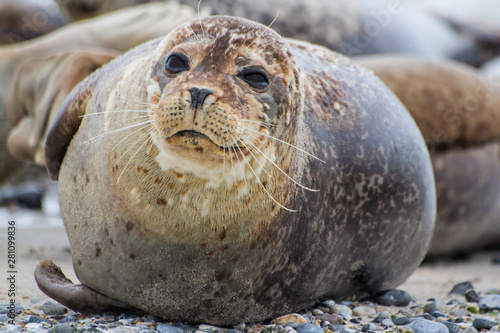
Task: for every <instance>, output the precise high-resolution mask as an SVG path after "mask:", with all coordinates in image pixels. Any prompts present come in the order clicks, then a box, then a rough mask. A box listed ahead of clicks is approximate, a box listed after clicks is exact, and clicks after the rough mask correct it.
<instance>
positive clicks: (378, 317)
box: [373, 311, 391, 324]
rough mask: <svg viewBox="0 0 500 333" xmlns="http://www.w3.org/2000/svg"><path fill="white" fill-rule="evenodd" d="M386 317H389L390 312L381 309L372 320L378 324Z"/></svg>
mask: <svg viewBox="0 0 500 333" xmlns="http://www.w3.org/2000/svg"><path fill="white" fill-rule="evenodd" d="M387 318H389V319H390V318H391V314H390V313H389V312H387V311H382V312H380V313H379V315H378V316H377V317H376V318H375V319H373V322H374V323H377V324H380V323H382V321H383V320H385V319H387Z"/></svg>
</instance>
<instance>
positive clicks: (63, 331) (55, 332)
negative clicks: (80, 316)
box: [49, 324, 76, 333]
mask: <svg viewBox="0 0 500 333" xmlns="http://www.w3.org/2000/svg"><path fill="white" fill-rule="evenodd" d="M75 331H76V328H75V327H73V326H71V325H69V324H57V325H56V326H54V327H52V328H51V329H50V330H49V333H73V332H75Z"/></svg>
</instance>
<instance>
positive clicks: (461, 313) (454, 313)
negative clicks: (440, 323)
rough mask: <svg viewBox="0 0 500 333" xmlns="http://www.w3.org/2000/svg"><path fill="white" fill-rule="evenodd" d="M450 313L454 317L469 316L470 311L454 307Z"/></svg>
mask: <svg viewBox="0 0 500 333" xmlns="http://www.w3.org/2000/svg"><path fill="white" fill-rule="evenodd" d="M450 314H451V315H452V316H454V317H465V316H470V314H471V313H470V312H469V311H467V310H466V309H455V310H451V311H450Z"/></svg>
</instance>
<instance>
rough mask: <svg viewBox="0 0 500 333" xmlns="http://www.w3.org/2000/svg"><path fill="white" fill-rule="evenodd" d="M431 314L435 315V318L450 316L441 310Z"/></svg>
mask: <svg viewBox="0 0 500 333" xmlns="http://www.w3.org/2000/svg"><path fill="white" fill-rule="evenodd" d="M431 316H432V317H434V318H439V317H445V318H447V317H448V315H447V314H444V313H442V312H441V311H434V312H433V313H431Z"/></svg>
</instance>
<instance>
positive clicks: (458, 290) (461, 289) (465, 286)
mask: <svg viewBox="0 0 500 333" xmlns="http://www.w3.org/2000/svg"><path fill="white" fill-rule="evenodd" d="M468 290H474V287H473V286H472V283H470V282H469V281H465V282H461V283H459V284H456V285H455V286H454V287H453V289H452V290H451V291H450V294H457V295H462V296H465V293H466V292H467V291H468Z"/></svg>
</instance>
